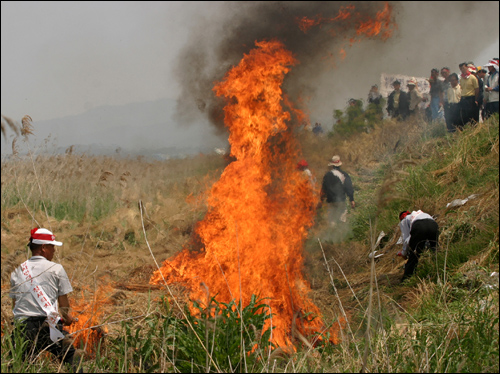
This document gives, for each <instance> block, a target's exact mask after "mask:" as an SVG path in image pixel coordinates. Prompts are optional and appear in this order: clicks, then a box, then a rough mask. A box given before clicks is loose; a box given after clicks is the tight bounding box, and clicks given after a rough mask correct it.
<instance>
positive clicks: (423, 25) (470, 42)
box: [177, 2, 499, 127]
mask: <svg viewBox="0 0 500 374" xmlns="http://www.w3.org/2000/svg"><path fill="white" fill-rule="evenodd" d="M389 3H390V4H391V6H392V7H393V13H392V18H393V21H394V22H395V23H396V25H397V26H395V27H394V32H393V34H392V36H391V37H390V38H388V39H387V40H384V39H382V38H380V37H372V38H369V39H368V38H366V37H365V38H358V39H361V40H360V42H357V43H353V44H352V45H351V43H349V39H350V38H351V37H353V36H355V33H354V31H355V29H354V27H353V26H354V25H352V24H351V25H350V26H345V24H343V25H341V22H340V21H339V22H338V23H339V25H340V26H341V27H342V28H338V27H337V28H335V35H332V33H331V30H332V28H331V25H330V24H327V23H323V24H322V25H320V26H316V27H313V28H311V29H309V30H308V31H307V32H304V31H302V30H301V29H300V28H299V23H298V20H300V19H301V18H302V17H304V16H307V17H308V18H310V19H317V18H318V16H321V17H322V18H324V19H328V18H333V17H335V16H336V15H337V14H338V13H339V10H342V9H346V7H347V6H348V5H349V4H354V5H355V7H356V9H355V11H356V12H360V13H362V14H363V15H366V16H371V17H373V18H374V17H375V15H376V13H377V12H379V11H381V10H382V9H383V7H384V4H385V2H258V3H254V2H252V3H243V4H241V3H237V4H234V3H230V4H227V6H225V7H224V8H223V17H221V18H222V19H221V20H220V21H219V22H215V23H213V22H211V21H210V20H206V22H204V23H200V24H199V25H198V27H197V28H196V29H193V30H192V33H191V36H190V40H189V42H188V43H187V45H186V47H185V48H184V49H183V51H182V53H181V55H180V58H179V62H178V64H179V66H178V74H177V76H178V77H179V78H180V79H181V86H182V92H181V95H180V97H179V108H180V110H181V113H183V114H187V117H189V116H190V115H192V114H193V113H194V112H195V110H194V108H195V107H196V106H197V107H198V109H199V110H201V111H202V112H203V113H204V114H205V115H207V116H208V117H209V118H210V120H211V122H212V123H213V124H215V125H216V126H218V127H222V126H223V123H222V119H223V114H222V111H221V107H222V104H223V103H221V101H220V100H219V99H217V98H215V96H214V94H213V92H212V91H211V88H212V87H213V82H215V81H219V80H221V79H222V78H223V76H224V73H225V72H227V71H228V69H229V68H230V67H231V66H232V65H235V64H237V63H238V61H239V60H240V59H241V57H242V56H243V53H248V52H249V50H251V49H252V48H254V42H255V41H258V40H262V39H271V38H276V39H278V40H280V41H282V42H283V43H285V46H286V47H287V48H288V49H290V50H291V51H292V52H293V53H294V54H295V56H296V57H297V59H298V60H299V65H298V66H295V67H293V68H292V72H291V74H290V77H289V78H288V80H287V81H286V85H285V90H286V91H287V93H288V94H290V95H291V96H292V98H295V99H297V98H299V97H300V98H301V99H305V100H306V101H307V100H310V101H309V105H308V109H309V112H310V115H311V120H312V122H315V121H320V122H323V123H326V124H328V125H329V124H330V123H331V117H332V112H333V109H342V108H343V107H345V105H346V103H347V100H348V99H349V98H350V97H355V98H360V99H366V95H367V93H368V90H369V89H370V87H371V85H372V84H375V83H378V81H379V78H380V74H381V73H388V74H406V75H413V76H424V77H427V76H429V75H430V70H431V69H432V68H434V67H437V68H441V67H443V66H449V67H450V68H451V70H452V71H458V64H459V63H460V62H463V61H471V60H474V59H475V58H476V57H478V56H480V55H481V53H482V52H483V50H484V49H485V48H486V47H488V46H490V45H491V44H493V43H495V42H496V45H497V46H498V30H499V28H498V16H497V12H498V2H491V3H484V2H481V3H471V2H453V4H450V3H445V2H442V3H437V2H404V3H403V2H389ZM464 25H467V27H464ZM464 30H467V32H464ZM472 30H478V31H479V30H481V31H479V32H473V31H472ZM478 35H480V37H478ZM341 48H344V49H345V52H346V53H345V57H343V56H342V55H341V53H340V50H341ZM496 55H498V53H497V54H496ZM496 55H495V56H490V55H488V56H482V58H483V60H484V61H483V60H480V61H474V62H475V63H476V65H480V64H484V63H485V62H486V61H487V59H489V58H493V57H497V56H496Z"/></svg>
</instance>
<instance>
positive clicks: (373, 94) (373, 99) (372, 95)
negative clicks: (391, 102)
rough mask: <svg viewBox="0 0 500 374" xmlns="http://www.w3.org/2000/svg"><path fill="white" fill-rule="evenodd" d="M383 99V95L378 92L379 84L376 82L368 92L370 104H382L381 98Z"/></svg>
mask: <svg viewBox="0 0 500 374" xmlns="http://www.w3.org/2000/svg"><path fill="white" fill-rule="evenodd" d="M381 99H382V95H381V94H380V92H378V86H377V85H376V84H374V85H373V86H372V88H371V89H370V92H368V102H369V103H370V104H375V105H380V100H381Z"/></svg>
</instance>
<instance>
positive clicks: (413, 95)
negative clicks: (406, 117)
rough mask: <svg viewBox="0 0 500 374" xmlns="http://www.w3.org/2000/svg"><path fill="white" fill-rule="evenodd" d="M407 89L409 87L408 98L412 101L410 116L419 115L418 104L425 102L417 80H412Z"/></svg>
mask: <svg viewBox="0 0 500 374" xmlns="http://www.w3.org/2000/svg"><path fill="white" fill-rule="evenodd" d="M406 87H408V98H409V100H410V116H414V115H415V114H417V113H418V104H420V102H421V101H422V100H423V98H422V94H421V93H420V91H419V89H418V86H417V80H416V79H415V78H412V79H410V80H409V81H408V83H407V84H406Z"/></svg>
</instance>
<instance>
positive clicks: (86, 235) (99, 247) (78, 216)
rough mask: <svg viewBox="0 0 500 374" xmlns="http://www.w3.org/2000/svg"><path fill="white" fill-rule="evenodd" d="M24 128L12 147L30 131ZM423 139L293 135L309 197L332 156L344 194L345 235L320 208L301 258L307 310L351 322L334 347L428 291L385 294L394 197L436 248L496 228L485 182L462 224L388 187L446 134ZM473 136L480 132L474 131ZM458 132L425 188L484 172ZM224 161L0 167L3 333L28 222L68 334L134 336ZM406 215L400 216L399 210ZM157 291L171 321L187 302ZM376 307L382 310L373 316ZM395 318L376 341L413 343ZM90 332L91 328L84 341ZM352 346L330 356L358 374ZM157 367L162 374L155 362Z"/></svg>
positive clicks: (69, 157)
mask: <svg viewBox="0 0 500 374" xmlns="http://www.w3.org/2000/svg"><path fill="white" fill-rule="evenodd" d="M24 128H25V130H24V133H22V135H24V136H25V137H29V136H30V134H31V133H32V132H33V131H36V129H33V128H29V127H28V128H26V126H24ZM26 131H27V132H26ZM435 131H436V127H435V125H429V124H427V123H424V122H420V121H415V122H414V123H411V122H408V123H403V124H402V123H398V122H393V121H390V120H388V121H385V122H384V123H383V124H382V125H379V126H375V127H374V129H372V130H371V131H370V132H369V133H362V134H359V136H357V137H356V138H355V140H337V139H331V138H328V137H317V136H314V135H313V134H312V133H309V132H306V131H304V132H302V133H300V134H299V139H300V143H301V147H302V152H303V156H304V158H305V159H306V160H307V161H308V163H309V165H310V169H311V171H312V173H313V175H314V176H315V178H316V188H319V185H320V183H321V179H322V176H323V174H324V173H325V172H326V171H327V163H328V161H329V159H330V158H331V156H332V155H333V154H340V155H341V156H342V159H343V160H344V165H343V168H344V169H345V170H346V171H348V172H349V174H350V175H351V177H352V179H353V181H354V185H355V189H356V195H355V196H356V201H357V204H358V206H357V208H356V210H351V211H350V212H349V222H350V225H349V226H348V227H346V228H345V232H339V234H338V236H336V237H334V238H333V240H332V238H330V237H328V238H327V235H326V234H327V231H328V229H327V225H326V222H325V219H324V215H325V211H324V208H323V209H320V210H318V212H317V217H316V219H315V223H314V226H313V227H311V228H310V230H309V233H308V239H307V240H306V243H305V248H304V257H305V263H304V269H303V273H304V278H305V279H306V280H307V281H308V282H309V283H310V285H311V291H310V293H311V295H310V298H311V300H312V301H313V302H314V303H315V304H316V305H317V306H318V307H319V309H320V310H321V312H322V313H323V314H324V316H325V319H327V320H336V319H337V318H338V317H339V316H342V317H344V318H345V319H346V320H348V321H361V322H360V323H359V325H354V324H353V325H349V324H348V328H347V327H346V328H344V329H343V330H342V331H341V337H342V340H344V341H345V342H351V343H354V344H356V343H355V342H356V339H355V336H360V335H363V334H364V331H365V329H366V331H368V330H369V327H370V325H369V324H368V328H367V326H366V318H363V316H365V317H366V316H367V315H371V314H372V313H374V314H376V315H378V317H376V318H375V317H374V321H375V322H373V323H374V324H375V325H376V326H379V327H380V325H383V323H384V322H383V313H393V314H394V315H404V314H405V313H406V311H407V309H409V308H411V307H412V306H415V305H418V304H419V303H420V302H421V301H422V300H423V299H425V297H426V295H428V294H429V293H430V292H431V291H430V289H435V288H436V286H435V284H434V283H431V282H427V281H424V282H422V283H419V284H418V285H417V286H415V285H413V286H412V285H410V286H408V285H405V286H401V285H399V281H400V278H401V275H402V266H403V264H404V260H402V259H401V258H400V257H396V256H395V253H396V252H397V251H398V250H399V248H398V245H397V244H396V243H397V241H398V239H399V235H400V233H399V229H398V226H397V225H398V222H397V220H396V219H393V218H394V217H392V219H393V223H387V222H389V221H390V220H389V219H388V218H387V217H386V216H384V209H386V210H387V207H388V206H391V204H392V203H393V202H394V201H395V200H397V199H399V201H405V202H407V203H408V204H413V206H415V207H421V206H425V209H426V210H427V211H429V213H431V214H433V215H435V216H437V217H438V218H437V221H438V223H439V224H440V227H443V228H444V232H443V236H442V238H443V240H450V241H451V240H452V239H453V238H452V235H453V234H451V233H455V232H456V230H455V229H456V227H457V226H459V225H464V222H465V221H467V224H468V225H469V226H468V227H471V230H481V229H482V227H483V226H482V225H484V221H483V219H482V217H490V216H493V217H495V219H496V220H497V222H498V210H497V208H498V185H496V186H495V185H494V183H493V185H491V184H486V185H478V187H477V189H476V190H475V194H476V195H477V198H476V200H475V202H474V207H475V208H474V209H475V211H474V217H473V218H471V216H470V215H471V212H470V211H466V210H463V211H457V212H453V213H451V215H450V214H449V213H450V212H449V210H448V209H447V207H446V204H447V203H448V202H450V201H451V200H453V199H455V198H457V197H458V196H459V195H460V191H456V190H453V191H452V190H450V191H449V192H443V193H440V195H439V198H435V197H432V196H431V194H428V196H426V194H425V193H424V194H422V195H421V196H415V198H414V199H413V200H411V199H410V198H409V196H411V194H412V193H411V192H410V193H408V191H404V190H403V189H402V187H401V181H403V180H406V179H408V178H412V171H411V170H409V169H408V167H409V166H410V167H415V166H418V165H424V164H425V163H426V162H427V161H428V160H429V159H430V158H432V157H435V156H436V155H435V153H436V152H437V151H436V149H437V148H438V147H441V146H443V144H444V143H447V142H449V146H450V147H452V144H453V142H456V139H454V138H451V139H450V138H446V139H445V138H443V137H436V136H433V135H432V133H433V132H435ZM475 131H478V132H479V131H482V128H481V126H478V127H477V129H476V130H475ZM467 136H469V137H470V139H471V140H470V142H469V143H471V144H468V143H467V141H466V142H463V143H460V144H461V145H460V146H461V147H463V149H461V150H458V152H457V156H456V158H455V159H454V160H453V161H452V162H450V163H449V164H448V165H447V166H445V167H443V168H440V169H438V170H435V171H433V172H432V178H434V181H435V183H436V186H437V187H436V188H440V187H442V186H447V185H449V184H452V183H454V182H456V181H457V180H459V179H460V178H461V177H460V176H459V173H460V168H461V166H462V165H463V164H464V163H467V164H469V166H470V164H473V165H474V163H475V162H477V165H476V169H477V170H478V172H479V173H481V172H482V171H481V168H485V169H486V168H488V167H489V166H488V165H490V166H491V164H493V165H494V164H495V162H496V167H497V168H498V137H497V138H496V140H492V143H493V145H492V147H491V149H490V150H489V152H487V153H486V154H485V155H484V157H482V158H481V159H479V158H477V159H471V158H469V157H468V149H469V148H468V147H471V146H473V144H472V142H473V138H474V136H475V135H474V133H470V134H468V135H467ZM446 145H447V146H448V144H446ZM14 149H15V147H14ZM395 156H397V157H395ZM227 164H228V161H227V160H226V159H224V158H223V157H222V156H220V155H216V154H214V155H202V154H200V155H197V156H193V157H190V158H186V159H179V160H167V161H149V160H146V159H144V158H135V159H127V158H124V157H107V156H92V155H85V154H73V153H72V152H71V150H68V152H67V153H66V154H64V155H50V154H48V155H47V154H31V153H30V154H29V155H27V156H22V157H21V156H20V155H15V156H14V157H10V158H9V159H8V160H7V159H6V160H2V201H1V203H2V212H1V217H2V221H1V222H2V226H1V242H2V250H1V256H2V257H1V258H2V326H9V325H10V322H11V320H12V313H11V301H10V299H9V297H8V289H9V276H10V273H11V271H12V270H13V269H14V267H15V266H18V265H19V264H20V263H21V262H23V261H24V260H25V259H26V258H27V257H29V251H28V249H27V248H26V243H27V241H28V236H29V230H30V229H31V228H32V227H35V226H39V227H46V228H48V229H50V230H51V231H53V232H54V233H55V235H56V236H57V240H60V241H62V242H63V243H64V245H63V246H62V247H60V248H59V249H58V251H57V252H56V256H55V261H56V262H58V263H61V264H62V265H63V266H64V268H65V269H66V271H67V273H68V275H69V277H70V279H71V282H72V285H73V288H74V292H73V293H72V294H71V295H70V297H71V301H72V305H73V306H74V310H75V313H76V316H77V317H78V316H80V317H81V319H82V321H87V322H85V323H86V325H82V326H79V327H80V328H81V329H83V330H85V329H87V328H89V327H91V326H96V325H99V326H100V328H101V329H102V331H105V334H106V335H107V336H109V337H111V336H114V334H118V331H119V328H120V323H121V322H122V321H131V322H132V323H133V325H134V326H142V325H143V324H144V321H145V319H146V317H148V316H150V315H151V314H154V313H156V310H157V305H158V303H159V302H160V300H161V297H162V296H165V295H166V294H167V293H166V291H165V289H164V288H162V287H160V286H155V285H149V284H148V282H149V279H150V277H151V275H152V273H153V272H154V271H155V270H156V269H157V266H158V264H161V263H162V262H163V261H164V260H166V259H167V258H170V257H171V256H173V255H174V254H177V253H178V252H180V251H181V250H182V249H183V248H184V247H185V246H186V245H189V242H190V240H191V239H192V233H193V230H194V227H195V225H196V223H197V222H198V221H200V220H201V219H202V218H203V217H204V215H205V213H206V212H207V193H208V191H209V189H210V187H211V186H212V185H213V184H214V183H215V182H216V181H217V180H218V179H219V177H220V176H221V174H222V172H223V170H224V168H225V167H226V166H227ZM381 168H384V173H383V174H382V173H380V170H381ZM463 193H466V191H463ZM413 206H410V205H408V206H407V207H404V208H405V209H406V208H408V209H410V210H412V209H413ZM394 209H399V207H398V208H394ZM394 209H393V210H394ZM393 210H391V212H392V211H393ZM368 211H369V212H371V213H373V216H371V217H372V218H373V220H372V218H370V219H369V220H368V219H366V217H367V213H366V212H368ZM450 216H452V217H453V220H451V219H450ZM361 221H363V224H364V226H366V227H368V230H367V232H368V234H367V235H366V236H365V237H364V238H363V239H359V238H358V240H350V241H349V242H347V243H346V242H344V241H343V239H345V238H347V237H349V236H350V235H351V236H352V235H357V231H356V228H355V227H354V226H355V223H356V222H361ZM384 225H385V226H384ZM382 229H383V230H386V231H387V232H388V234H386V235H385V236H383V238H380V239H381V240H379V241H377V237H378V236H379V234H380V232H381V231H382ZM494 242H495V241H493V244H492V246H491V248H490V249H489V251H486V252H482V254H481V255H480V256H476V257H475V258H473V259H471V261H464V264H463V272H467V271H468V270H467V269H468V268H467V267H468V266H469V267H471V266H472V265H471V264H473V266H472V267H474V266H475V267H476V268H477V266H486V265H485V264H486V262H487V258H488V256H490V255H491V254H492V253H494V251H495V250H498V234H497V236H496V244H495V243H494ZM380 243H382V244H380ZM374 249H379V250H380V252H381V253H384V256H383V257H381V258H380V259H377V260H376V271H375V270H374V269H375V262H372V261H370V259H369V257H368V255H369V254H370V252H371V251H372V250H374ZM374 271H375V273H374ZM171 292H172V293H173V295H174V296H175V298H176V299H177V301H178V306H177V307H176V305H175V303H173V304H172V306H173V308H174V310H175V313H177V315H178V316H179V317H181V316H182V312H181V307H179V306H183V305H184V304H186V303H187V301H188V296H187V293H186V290H185V289H184V288H183V286H182V285H172V286H171ZM368 300H370V302H369V303H368ZM372 300H373V302H372ZM372 304H373V305H374V306H373V308H374V309H375V312H374V311H373V310H372ZM382 305H383V306H384V308H387V310H386V311H385V312H382ZM497 312H498V311H497ZM377 313H378V314H377ZM83 317H85V318H83ZM398 318H399V323H396V324H395V325H393V326H391V327H390V329H388V330H386V331H385V332H384V333H385V334H387V336H390V335H391V334H410V335H411V334H418V328H421V327H415V326H412V327H410V326H409V325H408V323H407V322H406V321H404V320H403V319H402V318H401V317H398ZM368 320H369V321H371V319H370V318H368ZM95 330H96V328H95V327H94V328H93V330H92V331H95ZM105 339H106V338H105ZM104 341H105V340H104ZM89 344H90V343H89ZM311 349H312V346H311ZM384 349H386V347H385V348H384V346H383V345H382V346H380V347H379V348H376V349H374V351H376V352H379V353H380V352H383V351H384ZM356 350H357V351H358V354H359V357H358V358H356V359H355V358H354V357H353V356H352V354H348V353H345V352H344V353H343V354H344V356H343V358H344V359H345V360H347V361H349V362H350V364H349V365H352V366H349V367H350V368H351V370H353V369H354V368H359V367H360V366H359V365H361V366H362V367H363V368H365V367H366V355H365V359H364V360H363V359H362V358H361V356H362V353H363V352H361V348H358V346H357V345H356ZM88 353H89V354H91V353H92V349H89V350H88ZM380 354H382V355H383V353H380ZM307 357H308V358H307ZM304 360H305V361H307V362H309V361H308V360H313V361H314V356H310V355H309V354H307V355H306V358H304ZM380 360H382V361H383V360H384V359H383V358H380ZM318 362H319V361H318ZM330 364H331V366H330V368H333V370H336V369H337V370H338V369H340V368H342V366H339V365H340V364H339V363H338V362H337V363H333V362H332V363H330ZM317 365H319V366H318V367H321V365H323V364H321V365H320V364H319V363H318V364H317ZM377 365H378V364H377ZM299 367H300V366H299ZM375 367H376V366H375ZM375 367H372V369H374V370H375ZM384 367H385V369H386V370H388V369H391V370H393V371H397V369H395V368H391V367H390V366H389V367H387V366H384ZM420 367H422V366H420ZM162 369H163V370H172V368H171V367H170V366H168V365H166V366H162ZM311 370H312V369H311Z"/></svg>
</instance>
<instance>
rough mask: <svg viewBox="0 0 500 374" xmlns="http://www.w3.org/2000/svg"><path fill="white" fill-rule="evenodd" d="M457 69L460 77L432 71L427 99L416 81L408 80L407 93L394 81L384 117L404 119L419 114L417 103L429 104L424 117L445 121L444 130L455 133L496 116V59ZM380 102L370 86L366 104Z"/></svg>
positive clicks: (464, 63) (460, 66)
mask: <svg viewBox="0 0 500 374" xmlns="http://www.w3.org/2000/svg"><path fill="white" fill-rule="evenodd" d="M458 68H459V69H460V75H459V74H457V73H451V71H450V68H448V67H443V68H442V69H441V70H440V71H439V70H438V69H435V68H434V69H432V70H431V74H430V77H429V79H428V82H429V85H430V90H429V98H427V97H425V96H424V95H422V93H421V92H420V91H419V88H418V84H417V81H416V79H415V78H413V79H411V80H410V81H408V83H407V89H408V90H407V91H403V90H402V89H401V82H400V81H398V80H396V81H394V82H393V83H392V86H393V91H392V92H391V93H390V94H389V96H388V98H387V108H386V110H387V114H388V115H389V116H390V117H391V118H394V119H397V120H405V119H407V118H409V117H411V116H416V115H419V113H420V110H419V104H420V103H421V102H428V105H427V109H426V112H427V115H426V117H427V118H428V119H429V120H431V121H438V120H442V119H444V121H445V122H446V128H447V130H448V131H449V132H454V131H456V130H457V129H460V130H462V129H463V128H464V126H466V125H467V124H468V123H472V124H475V123H478V122H480V120H486V119H488V118H489V117H490V116H491V115H492V114H494V113H498V94H499V87H498V58H494V59H492V60H489V61H488V63H486V64H485V65H483V66H477V67H476V66H475V65H474V64H473V63H472V62H463V63H461V64H459V66H458ZM486 69H487V70H486ZM440 76H441V77H440ZM380 100H381V95H380V93H378V90H377V87H376V86H372V88H371V90H370V92H369V93H368V102H369V103H375V104H378V103H380ZM443 113H444V115H443Z"/></svg>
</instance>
